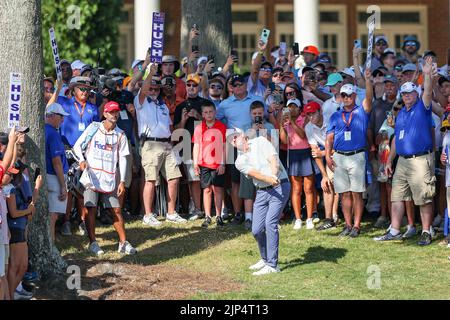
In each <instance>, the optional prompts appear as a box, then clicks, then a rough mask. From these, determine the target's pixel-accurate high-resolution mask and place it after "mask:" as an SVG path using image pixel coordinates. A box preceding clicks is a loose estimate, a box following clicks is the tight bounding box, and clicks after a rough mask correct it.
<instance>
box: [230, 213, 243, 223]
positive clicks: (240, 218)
mask: <svg viewBox="0 0 450 320" xmlns="http://www.w3.org/2000/svg"><path fill="white" fill-rule="evenodd" d="M244 220H245V216H244V215H243V214H242V213H238V214H236V215H235V216H234V219H233V221H231V223H232V224H234V225H237V224H241V223H242V222H244Z"/></svg>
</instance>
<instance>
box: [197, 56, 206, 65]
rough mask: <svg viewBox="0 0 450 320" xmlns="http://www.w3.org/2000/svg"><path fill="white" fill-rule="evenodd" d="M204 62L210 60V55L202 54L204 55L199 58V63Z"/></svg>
mask: <svg viewBox="0 0 450 320" xmlns="http://www.w3.org/2000/svg"><path fill="white" fill-rule="evenodd" d="M202 62H208V57H205V56H202V57H200V58H198V60H197V64H200V63H202Z"/></svg>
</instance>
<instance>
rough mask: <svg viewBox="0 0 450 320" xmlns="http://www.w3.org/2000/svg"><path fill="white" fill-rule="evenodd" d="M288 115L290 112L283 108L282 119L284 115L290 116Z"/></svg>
mask: <svg viewBox="0 0 450 320" xmlns="http://www.w3.org/2000/svg"><path fill="white" fill-rule="evenodd" d="M290 114H291V110H289V108H288V107H286V108H283V117H284V116H286V115H290Z"/></svg>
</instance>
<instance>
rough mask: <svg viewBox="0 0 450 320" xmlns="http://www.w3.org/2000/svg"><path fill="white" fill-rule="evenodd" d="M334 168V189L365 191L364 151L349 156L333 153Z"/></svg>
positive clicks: (340, 190)
mask: <svg viewBox="0 0 450 320" xmlns="http://www.w3.org/2000/svg"><path fill="white" fill-rule="evenodd" d="M333 159H334V162H335V163H336V168H335V169H334V179H333V184H334V191H335V192H336V193H344V192H365V191H366V157H365V154H364V152H360V153H357V154H354V155H351V156H344V155H343V154H339V153H337V152H335V153H334V155H333Z"/></svg>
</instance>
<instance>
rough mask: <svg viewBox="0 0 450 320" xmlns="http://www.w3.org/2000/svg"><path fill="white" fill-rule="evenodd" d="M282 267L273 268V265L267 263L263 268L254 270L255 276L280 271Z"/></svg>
mask: <svg viewBox="0 0 450 320" xmlns="http://www.w3.org/2000/svg"><path fill="white" fill-rule="evenodd" d="M278 272H280V269H279V268H278V267H276V268H272V267H271V266H268V265H265V266H264V267H263V268H262V269H261V270H259V271H256V272H253V275H254V276H262V275H265V274H269V273H278Z"/></svg>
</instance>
